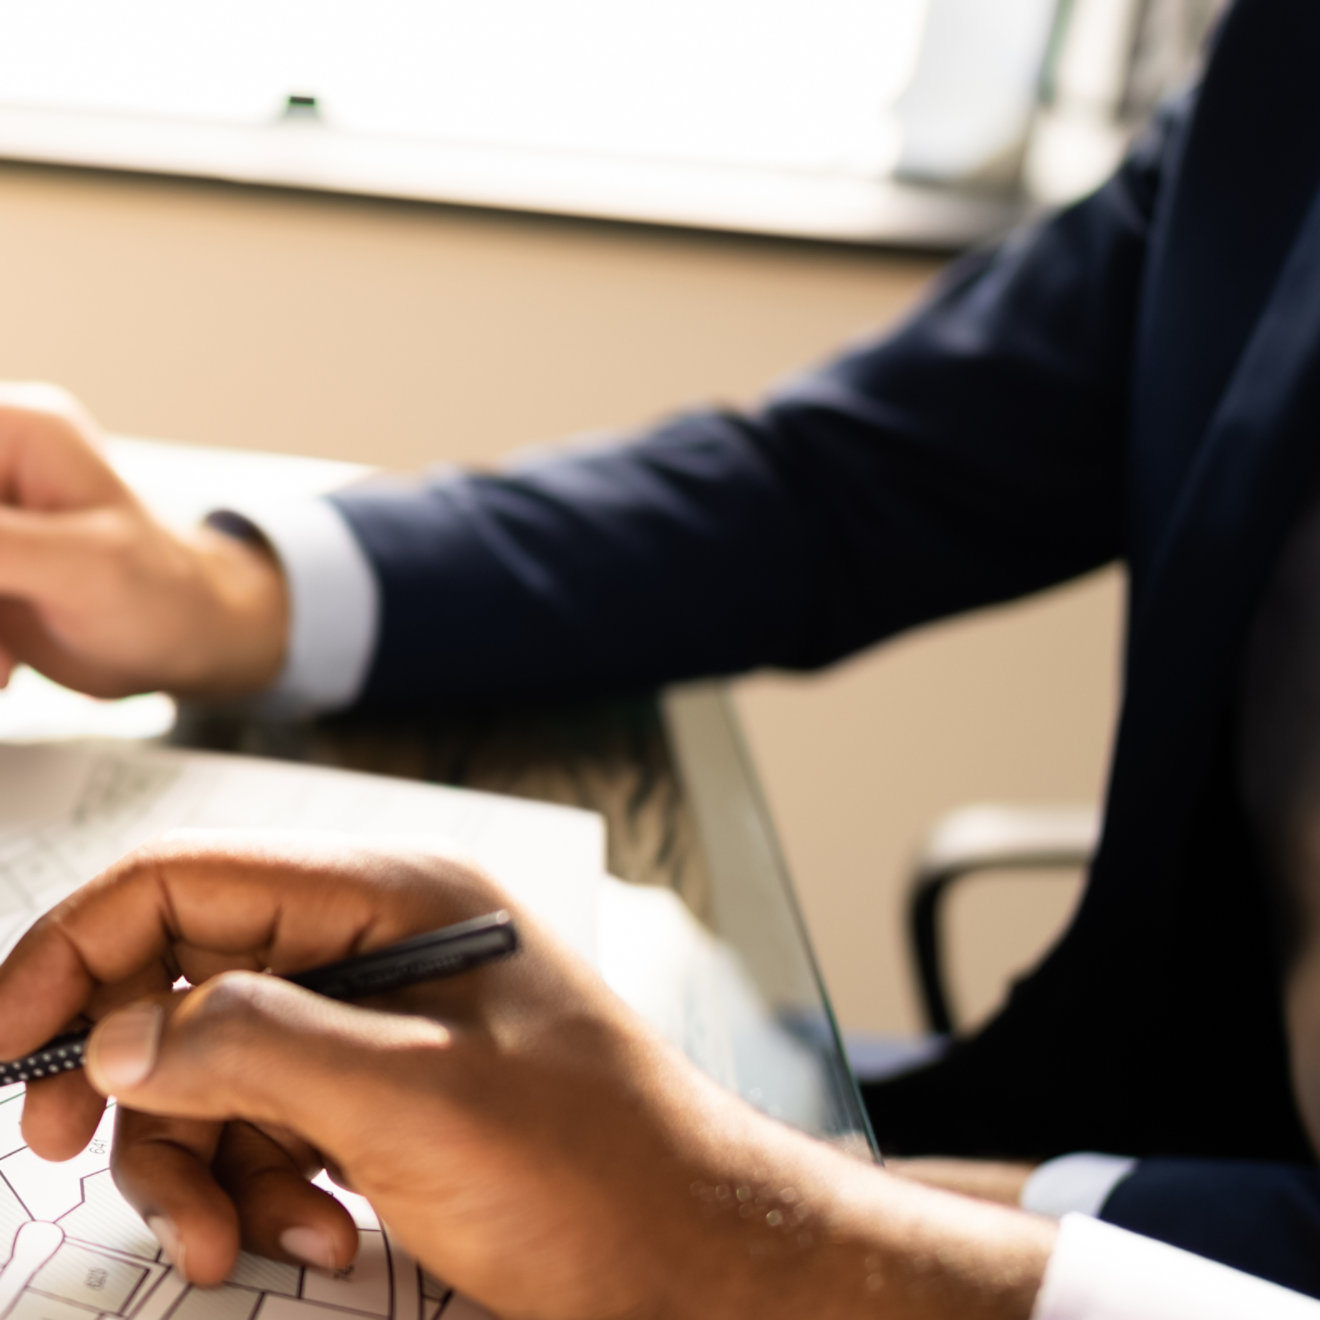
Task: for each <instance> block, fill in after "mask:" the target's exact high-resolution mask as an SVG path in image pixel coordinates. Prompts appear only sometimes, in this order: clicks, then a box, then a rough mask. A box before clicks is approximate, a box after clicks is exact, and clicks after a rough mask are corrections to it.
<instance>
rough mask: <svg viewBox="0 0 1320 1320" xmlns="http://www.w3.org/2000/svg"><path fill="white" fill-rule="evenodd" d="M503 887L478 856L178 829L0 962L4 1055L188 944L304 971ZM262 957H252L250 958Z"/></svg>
mask: <svg viewBox="0 0 1320 1320" xmlns="http://www.w3.org/2000/svg"><path fill="white" fill-rule="evenodd" d="M503 902H505V899H504V898H503V896H502V895H501V894H500V893H499V891H498V890H497V889H496V887H495V886H493V885H492V884H491V882H490V881H488V880H487V879H485V877H483V876H481V875H480V873H478V872H476V871H474V870H472V869H471V868H468V867H464V866H461V865H459V864H457V863H452V862H446V861H444V860H443V859H439V858H436V857H434V856H432V855H428V854H424V853H416V854H412V855H408V854H405V853H402V852H397V853H391V854H383V853H380V852H377V851H373V850H371V849H366V848H360V847H357V848H355V847H353V846H351V845H348V844H346V843H344V841H342V840H324V839H308V838H298V837H296V836H279V835H268V836H255V837H254V838H248V839H246V840H244V841H242V842H236V841H235V840H233V839H232V838H231V837H229V836H225V835H219V834H216V835H207V834H204V833H189V834H178V835H175V836H172V837H171V838H170V839H168V840H166V841H163V842H161V843H158V844H155V845H152V846H149V847H147V848H145V849H141V850H139V851H137V852H135V853H132V854H130V855H129V856H128V857H127V858H125V859H124V860H123V861H122V862H120V863H118V864H116V865H115V866H113V867H111V868H110V870H109V871H107V872H105V873H103V874H102V875H101V876H100V877H98V878H97V879H96V880H94V881H92V882H91V883H90V884H88V885H86V886H84V887H83V888H82V889H80V890H79V891H78V892H77V893H75V894H73V895H72V896H70V897H69V898H68V899H66V900H65V901H64V902H63V903H60V904H59V905H57V906H56V907H55V908H53V909H52V910H51V911H50V912H49V913H47V914H46V915H45V916H44V917H42V918H41V919H40V920H39V921H38V922H37V923H36V924H35V925H34V926H33V928H32V929H31V930H30V931H28V933H27V934H26V935H24V937H23V938H22V939H21V940H20V941H19V943H18V945H17V946H16V947H15V949H14V951H13V952H12V953H11V954H10V956H9V958H8V959H7V960H6V961H5V963H4V964H3V966H0V1058H15V1057H18V1056H20V1055H22V1054H25V1053H27V1052H28V1051H30V1050H32V1049H35V1048H36V1047H37V1046H39V1045H40V1044H42V1043H43V1042H44V1041H45V1040H47V1039H49V1038H50V1037H51V1036H53V1035H55V1034H56V1033H57V1032H58V1031H59V1030H60V1029H61V1028H62V1027H63V1025H64V1024H65V1023H66V1022H68V1021H69V1020H71V1019H72V1018H73V1017H74V1016H75V1014H77V1013H79V1012H81V1011H82V1010H83V1009H84V1008H85V1007H86V1006H87V1005H88V1003H89V1001H91V999H92V998H93V996H94V994H95V993H96V991H97V988H98V987H100V986H104V985H108V984H115V983H117V982H123V981H127V980H129V979H130V978H133V977H136V976H140V975H141V974H142V973H143V971H144V969H147V968H151V967H153V966H162V967H163V966H167V965H168V966H172V965H173V952H172V951H173V950H175V949H176V948H177V947H179V946H187V948H188V949H189V951H190V953H189V956H190V958H192V959H194V960H200V954H199V952H198V951H209V953H210V954H218V955H225V956H227V957H232V958H234V959H235V960H237V961H244V960H248V965H260V966H266V967H269V968H271V969H272V970H274V971H277V972H288V971H297V970H302V969H305V968H307V967H312V966H316V965H317V964H319V963H324V962H329V961H332V960H334V959H336V958H342V957H345V956H347V955H349V954H351V953H356V952H361V951H363V950H365V949H370V948H376V947H380V946H381V945H383V944H387V943H390V942H392V941H394V940H398V939H401V938H403V937H404V936H406V935H411V934H415V933H417V932H419V931H424V930H429V929H433V928H435V927H437V926H441V925H445V924H447V923H449V922H452V921H458V920H462V919H463V918H465V917H470V916H475V915H477V914H479V913H481V912H484V911H489V910H491V908H492V907H493V906H500V905H501V904H502V903H503ZM251 959H255V960H256V962H255V964H254V963H252V962H251V961H250V960H251Z"/></svg>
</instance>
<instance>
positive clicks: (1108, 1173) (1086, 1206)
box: [1021, 1151, 1137, 1219]
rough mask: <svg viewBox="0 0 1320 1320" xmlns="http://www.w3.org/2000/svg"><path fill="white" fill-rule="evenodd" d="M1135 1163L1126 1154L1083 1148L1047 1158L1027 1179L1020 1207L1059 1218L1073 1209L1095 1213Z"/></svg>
mask: <svg viewBox="0 0 1320 1320" xmlns="http://www.w3.org/2000/svg"><path fill="white" fill-rule="evenodd" d="M1136 1167H1137V1162H1136V1160H1134V1159H1130V1158H1129V1157H1128V1156H1126V1155H1096V1154H1094V1153H1092V1152H1091V1151H1084V1152H1082V1153H1080V1154H1077V1155H1061V1156H1060V1157H1059V1158H1058V1159H1057V1160H1048V1161H1047V1162H1046V1163H1044V1164H1042V1165H1041V1166H1040V1168H1038V1169H1037V1170H1036V1171H1035V1173H1033V1174H1032V1175H1031V1177H1030V1178H1028V1179H1027V1182H1026V1186H1025V1187H1023V1189H1022V1198H1021V1200H1022V1208H1023V1209H1024V1210H1030V1211H1031V1213H1032V1214H1034V1215H1048V1216H1049V1217H1050V1218H1051V1219H1062V1218H1063V1217H1064V1215H1066V1214H1069V1213H1072V1212H1076V1213H1077V1214H1083V1215H1098V1214H1099V1213H1100V1211H1101V1210H1102V1209H1103V1208H1104V1204H1105V1202H1106V1201H1107V1200H1108V1199H1109V1193H1110V1192H1112V1191H1113V1190H1114V1188H1115V1187H1117V1186H1118V1184H1119V1183H1121V1182H1122V1181H1123V1179H1124V1178H1126V1177H1127V1176H1128V1174H1130V1173H1131V1172H1132V1170H1133V1169H1135V1168H1136Z"/></svg>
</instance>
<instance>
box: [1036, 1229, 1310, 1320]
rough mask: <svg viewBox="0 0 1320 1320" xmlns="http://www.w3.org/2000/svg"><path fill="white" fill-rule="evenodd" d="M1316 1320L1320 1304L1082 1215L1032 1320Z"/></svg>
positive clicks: (1062, 1246)
mask: <svg viewBox="0 0 1320 1320" xmlns="http://www.w3.org/2000/svg"><path fill="white" fill-rule="evenodd" d="M1248 1317H1249V1318H1250V1320H1320V1302H1315V1301H1312V1300H1311V1299H1310V1298H1309V1297H1303V1296H1302V1295H1301V1294H1300V1293H1295V1292H1289V1291H1288V1290H1287V1289H1286V1288H1280V1287H1278V1286H1277V1285H1276V1284H1273V1283H1266V1282H1264V1280H1262V1279H1255V1278H1252V1277H1251V1275H1249V1274H1241V1273H1239V1272H1238V1271H1237V1270H1231V1269H1229V1268H1228V1267H1227V1266H1226V1265H1218V1264H1216V1263H1215V1262H1213V1261H1209V1260H1205V1259H1203V1258H1202V1257H1200V1256H1193V1255H1192V1254H1191V1253H1190V1252H1186V1251H1180V1250H1179V1249H1178V1248H1177V1247H1170V1246H1166V1245H1165V1244H1164V1243H1162V1242H1154V1241H1152V1240H1151V1239H1150V1238H1144V1237H1138V1236H1137V1234H1135V1233H1129V1232H1128V1231H1127V1230H1126V1229H1122V1228H1116V1227H1115V1226H1114V1225H1113V1224H1106V1223H1103V1222H1101V1221H1100V1220H1098V1219H1091V1218H1089V1217H1088V1216H1086V1215H1066V1216H1065V1217H1064V1220H1063V1223H1062V1225H1061V1226H1060V1229H1059V1237H1058V1241H1057V1242H1056V1243H1055V1246H1054V1251H1053V1254H1052V1255H1051V1256H1050V1261H1049V1264H1048V1265H1047V1266H1046V1267H1045V1281H1044V1283H1043V1284H1042V1285H1041V1289H1040V1292H1039V1294H1038V1295H1037V1297H1036V1305H1035V1306H1034V1307H1033V1308H1032V1312H1031V1320H1247V1318H1248Z"/></svg>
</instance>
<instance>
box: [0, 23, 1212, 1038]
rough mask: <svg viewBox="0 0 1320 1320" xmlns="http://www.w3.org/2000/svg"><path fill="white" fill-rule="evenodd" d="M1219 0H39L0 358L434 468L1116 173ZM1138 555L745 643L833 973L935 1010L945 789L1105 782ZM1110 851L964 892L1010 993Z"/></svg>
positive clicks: (9, 213) (551, 421)
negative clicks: (917, 879) (894, 616)
mask: <svg viewBox="0 0 1320 1320" xmlns="http://www.w3.org/2000/svg"><path fill="white" fill-rule="evenodd" d="M1221 7H1222V5H1221V3H1220V2H1219V0H664V3H661V2H660V0H482V3H481V4H479V5H477V4H472V3H471V2H470V0H468V2H467V3H464V2H462V0H430V2H429V3H428V2H426V0H371V3H367V2H366V0H356V2H348V0H318V2H317V3H312V2H311V0H259V2H258V0H230V2H229V3H228V4H226V5H224V6H207V5H200V4H192V5H187V6H181V5H178V4H177V3H169V2H168V0H0V272H3V282H2V283H0V377H10V378H44V379H50V380H55V381H58V382H59V383H61V384H63V385H65V386H67V387H68V388H70V389H72V390H73V391H75V392H76V393H78V394H79V395H81V396H82V397H83V399H84V400H85V401H86V402H87V404H88V405H89V406H90V407H91V409H92V410H93V411H94V412H95V413H96V414H97V415H98V416H99V418H100V420H101V421H102V422H103V423H104V425H105V426H106V427H107V428H108V429H111V430H113V431H118V432H122V433H128V434H137V435H148V436H153V437H162V438H173V439H179V440H188V441H193V442H200V443H210V444H218V445H241V446H249V447H255V448H261V449H270V450H277V451H288V452H295V453H305V454H320V455H328V456H331V457H337V458H345V459H353V460H359V461H365V462H368V463H374V464H378V465H381V466H384V467H389V468H397V469H402V470H406V469H409V468H412V467H416V466H419V465H421V464H423V463H427V462H431V461H436V460H448V461H457V462H462V463H471V464H493V463H496V462H498V461H499V460H500V459H501V457H503V456H505V455H507V454H509V453H511V452H513V451H515V450H518V449H520V448H524V447H526V446H528V445H532V444H544V443H552V442H554V441H556V440H557V439H561V438H567V437H572V436H576V435H581V434H583V433H584V432H592V433H600V432H602V431H626V430H628V429H630V428H634V427H637V426H641V425H644V424H646V423H648V422H650V421H653V420H655V419H656V418H658V417H659V416H662V415H663V414H665V413H667V412H672V411H673V410H675V409H677V408H679V407H681V406H683V405H686V404H691V403H706V402H710V401H719V402H722V403H733V404H739V403H752V402H754V401H755V399H756V398H757V396H758V395H759V393H760V392H761V391H763V390H764V389H765V388H766V387H767V386H768V385H770V384H771V383H773V382H774V381H775V380H776V378H778V377H780V376H781V375H783V374H785V373H788V372H790V371H793V370H796V369H798V368H800V367H801V366H803V365H805V364H807V363H810V362H813V361H816V360H819V359H821V358H823V357H824V356H826V355H827V354H828V353H829V352H830V351H831V350H832V349H833V348H835V347H837V346H838V345H840V344H841V343H843V342H844V341H846V340H848V339H850V338H853V337H855V336H857V335H859V334H862V333H866V332H870V331H873V330H875V329H877V328H881V327H883V326H885V325H886V324H889V323H892V322H893V321H894V320H895V319H896V318H898V317H900V316H901V315H902V314H903V313H904V311H905V310H906V309H907V308H909V307H910V306H912V305H913V303H914V302H915V301H916V300H917V299H918V298H919V297H920V296H921V293H922V290H923V289H924V288H925V287H926V285H927V284H928V283H929V281H930V280H931V279H932V278H933V277H934V276H935V275H936V274H937V273H938V272H939V271H940V269H941V268H942V267H943V266H944V265H945V264H946V263H947V262H948V261H949V260H950V259H951V258H952V257H953V256H954V255H955V254H956V252H957V251H958V250H959V249H961V248H963V247H965V246H967V245H969V244H973V243H977V242H982V241H988V240H991V239H993V238H994V236H995V235H996V234H998V233H1001V232H1003V231H1004V230H1005V229H1006V228H1007V227H1008V226H1010V225H1011V224H1012V223H1014V222H1015V221H1017V220H1019V219H1021V218H1023V217H1025V216H1028V215H1030V214H1031V213H1032V212H1033V211H1036V210H1038V209H1039V208H1041V207H1044V206H1049V205H1058V204H1063V203H1066V202H1067V201H1068V200H1069V199H1071V198H1073V197H1076V196H1078V195H1080V194H1081V193H1083V192H1085V191H1086V190H1087V189H1089V188H1091V187H1093V186H1094V185H1095V184H1096V183H1097V182H1098V181H1099V180H1100V179H1102V178H1103V177H1104V176H1105V174H1106V173H1107V172H1108V171H1109V170H1110V169H1111V168H1112V166H1113V164H1114V163H1115V162H1116V161H1117V160H1118V159H1119V158H1120V157H1121V154H1122V152H1123V150H1124V148H1125V145H1126V144H1127V143H1128V142H1129V141H1130V139H1131V137H1132V135H1133V134H1134V133H1136V132H1138V131H1139V130H1140V127H1141V125H1142V123H1143V122H1144V121H1145V119H1146V118H1147V117H1148V116H1149V114H1150V113H1151V111H1152V109H1153V108H1154V107H1155V106H1156V105H1157V104H1158V103H1159V102H1160V100H1161V99H1163V98H1164V97H1165V96H1167V95H1170V94H1173V93H1175V92H1176V91H1177V89H1178V88H1179V87H1180V86H1182V85H1184V84H1185V83H1186V82H1187V81H1188V80H1189V79H1191V78H1193V77H1194V76H1195V71H1196V68H1197V64H1198V60H1199V58H1200V56H1201V53H1202V51H1203V49H1204V44H1205V41H1206V37H1207V33H1208V32H1209V31H1210V30H1211V27H1212V25H1213V21H1214V18H1215V16H1216V12H1217V11H1218V10H1219V9H1220V8H1221ZM1121 591H1122V586H1121V581H1120V579H1119V576H1118V574H1117V572H1114V571H1111V572H1105V573H1101V574H1099V575H1096V576H1094V577H1092V578H1090V579H1088V580H1086V581H1083V582H1080V583H1077V584H1074V585H1072V586H1069V587H1066V588H1063V589H1061V590H1058V591H1056V592H1053V593H1050V594H1049V595H1047V596H1045V597H1042V598H1040V599H1037V600H1034V601H1031V602H1027V603H1023V604H1019V605H1015V606H1011V607H1008V608H1003V609H998V610H994V611H990V612H987V613H984V614H982V615H980V616H978V617H975V618H971V619H967V620H962V621H958V622H955V623H951V624H946V625H941V626H939V627H937V628H934V629H930V630H928V631H926V632H925V633H923V634H921V635H919V636H914V637H909V638H903V639H899V640H898V641H897V642H895V643H893V644H890V645H888V646H886V647H885V648H883V649H882V650H879V651H873V652H870V653H868V654H866V655H863V656H860V657H857V658H855V659H853V660H851V661H849V662H848V663H846V664H844V665H841V666H839V667H837V668H835V669H833V670H831V671H829V672H827V673H824V674H820V675H813V676H809V677H783V676H777V675H760V676H754V677H750V678H747V679H744V680H741V681H739V682H738V684H737V685H736V689H735V691H736V699H737V704H738V708H739V711H740V714H741V716H742V719H743V722H744V726H745V731H746V735H747V738H748V741H749V744H750V747H751V750H752V753H753V755H754V758H755V760H756V764H757V768H758V770H759V772H760V775H761V777H762V780H763V783H764V786H765V789H766V793H767V795H768V797H769V800H770V804H771V807H772V810H773V813H774V816H775V819H776V822H777V825H778V828H779V831H780V837H781V840H782V843H783V846H784V848H785V851H786V853H787V857H788V862H789V866H790V869H791V871H792V873H793V875H794V877H795V880H796V883H797V887H798V891H799V895H800V897H801V900H802V903H803V906H804V908H805V911H806V916H807V920H808V924H809V926H810V928H811V933H812V936H813V939H814V942H815V945H816V949H817V953H818V955H819V956H820V959H821V962H822V964H823V968H824V971H825V974H826V979H827V981H828V984H829V987H830V990H831V992H832V994H833V997H834V1001H835V1005H836V1008H837V1009H838V1011H839V1014H840V1017H841V1019H842V1021H843V1024H844V1026H845V1027H846V1028H849V1029H851V1030H854V1031H906V1030H909V1029H911V1028H913V1027H915V1026H916V1023H917V1018H916V1007H915V1000H914V998H913V994H912V991H911V978H910V970H909V967H908V963H907V954H906V950H905V947H904V941H903V938H902V932H901V896H902V892H903V888H904V883H905V876H906V874H907V869H908V866H909V864H910V861H911V858H912V856H913V854H914V852H915V850H916V849H917V847H918V845H919V843H920V840H921V839H922V837H923V835H924V834H925V832H926V831H927V830H928V828H929V827H930V826H931V824H932V823H933V822H934V821H935V820H936V819H937V818H938V817H939V816H940V814H941V813H942V812H944V811H946V810H947V809H949V808H951V807H954V806H957V805H960V804H963V803H967V802H976V801H1008V802H1014V803H1024V804H1036V803H1046V804H1048V803H1073V802H1076V803H1094V802H1096V801H1098V799H1099V795H1100V792H1101V787H1102V780H1103V772H1104V762H1105V757H1106V754H1107V750H1108V739H1109V734H1110V726H1111V723H1112V719H1113V714H1114V708H1115V697H1116V680H1117V659H1118V617H1119V610H1120V607H1121ZM1076 887H1077V886H1076V882H1075V879H1074V880H1068V879H1050V880H1047V879H1045V878H1044V877H1043V876H1042V875H1035V874H1033V875H1012V874H1009V875H1006V876H1004V877H1000V878H997V879H995V880H993V881H990V880H986V881H983V882H978V883H977V884H975V885H972V886H969V887H968V888H967V889H966V892H965V893H963V894H961V895H960V896H959V898H958V899H957V901H956V903H955V905H954V908H953V911H952V914H951V942H952V950H953V962H954V964H955V967H956V975H955V977H954V986H953V988H954V994H955V1000H956V1002H957V1004H958V1005H959V1007H960V1009H961V1010H962V1011H963V1013H964V1015H965V1016H967V1017H970V1018H975V1017H977V1016H979V1015H980V1014H983V1013H984V1012H985V1011H987V1010H988V1008H989V1007H990V1006H991V1005H992V1004H993V1002H994V1001H995V1000H996V998H997V997H998V996H999V995H1000V994H1002V991H1003V987H1004V984H1005V981H1006V978H1007V977H1008V976H1010V975H1011V974H1012V972H1013V971H1014V970H1015V969H1016V968H1018V967H1021V966H1023V965H1025V964H1026V963H1029V962H1030V961H1032V959H1033V958H1034V957H1035V955H1036V954H1037V952H1038V951H1039V950H1040V949H1041V948H1042V947H1043V946H1044V945H1045V944H1047V943H1048V941H1049V940H1050V938H1051V937H1052V935H1053V934H1054V933H1055V932H1056V931H1057V930H1058V928H1059V927H1060V925H1061V924H1062V922H1063V921H1064V920H1066V916H1067V912H1068V910H1069V908H1070V905H1071V903H1072V901H1073V899H1074V897H1075V893H1076Z"/></svg>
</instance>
